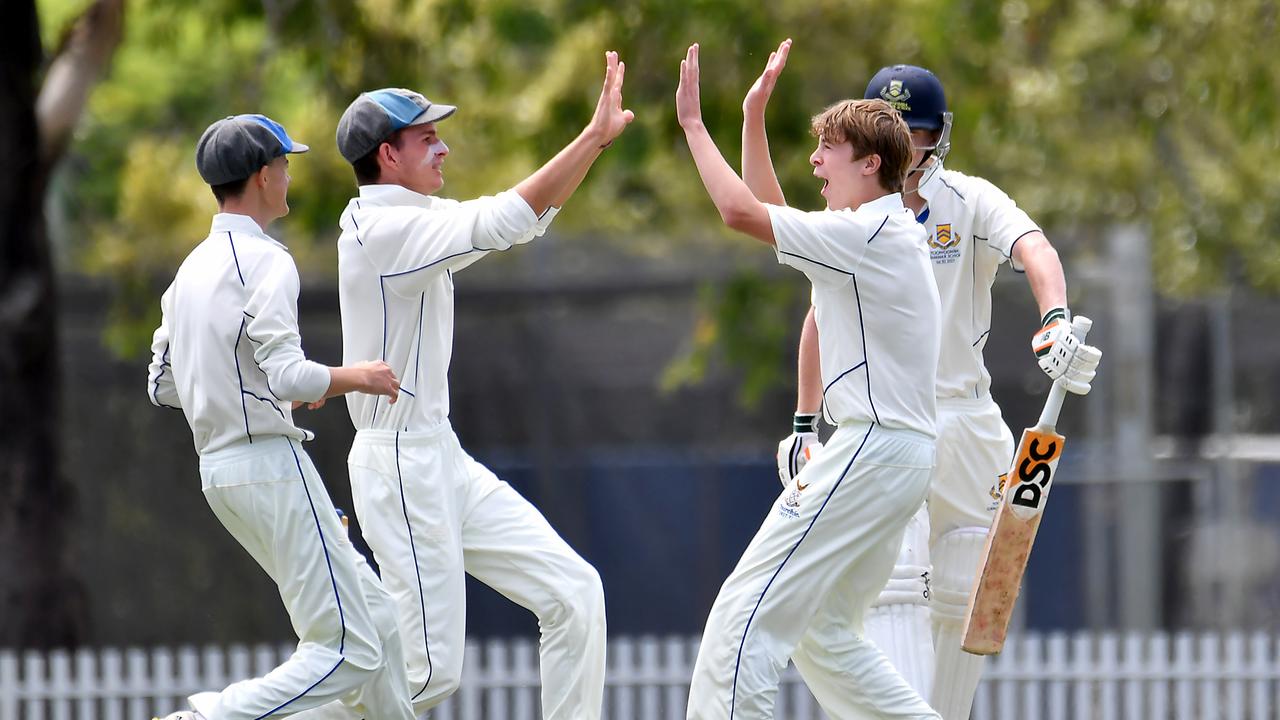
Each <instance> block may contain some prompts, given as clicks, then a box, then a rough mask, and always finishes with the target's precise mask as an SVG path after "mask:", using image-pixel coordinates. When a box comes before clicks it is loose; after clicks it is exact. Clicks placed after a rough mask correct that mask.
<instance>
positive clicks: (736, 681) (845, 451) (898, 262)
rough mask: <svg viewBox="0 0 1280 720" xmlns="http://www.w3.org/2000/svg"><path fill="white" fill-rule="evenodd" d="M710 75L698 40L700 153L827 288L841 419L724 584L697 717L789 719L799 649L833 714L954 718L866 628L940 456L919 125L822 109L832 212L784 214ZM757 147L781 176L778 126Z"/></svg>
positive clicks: (708, 635)
mask: <svg viewBox="0 0 1280 720" xmlns="http://www.w3.org/2000/svg"><path fill="white" fill-rule="evenodd" d="M775 59H776V58H775ZM698 79H699V68H698V46H697V45H694V46H692V47H690V48H689V51H688V54H687V55H686V57H685V60H684V61H683V62H682V63H681V65H680V86H679V89H678V90H677V91H676V113H677V116H678V118H679V121H680V125H681V127H682V128H684V131H685V138H686V139H687V140H688V143H689V150H690V152H691V153H692V154H693V158H694V161H695V163H696V164H697V167H698V172H699V174H700V175H701V176H702V181H703V184H704V185H705V186H706V189H707V192H708V193H709V194H710V195H711V199H712V201H713V202H714V203H715V205H716V208H717V209H718V210H719V211H720V216H721V218H723V219H724V221H725V223H726V224H727V225H728V226H729V227H731V228H733V229H735V230H738V231H741V232H743V233H746V234H747V235H750V236H752V237H754V238H757V239H759V240H762V241H764V242H766V243H768V244H770V245H774V246H776V250H777V254H778V261H779V262H781V263H783V264H787V265H791V266H792V267H794V268H796V269H798V270H800V271H801V272H803V273H805V275H807V276H808V277H809V279H810V280H811V281H812V283H813V302H814V306H815V307H816V308H817V321H818V325H819V327H820V328H821V329H822V334H821V343H822V350H823V354H822V369H821V372H822V379H823V383H824V385H825V386H826V388H827V393H828V395H827V399H828V408H829V410H830V411H831V413H832V416H833V418H834V419H835V420H836V421H838V422H839V427H838V429H837V430H836V432H835V434H834V435H833V436H832V438H831V442H830V443H829V444H828V446H827V450H826V452H824V453H822V454H821V455H820V456H818V457H817V458H816V459H815V460H814V461H813V462H811V463H809V464H808V465H807V466H806V467H805V469H804V470H803V471H802V472H800V473H799V474H798V475H797V476H796V477H795V481H794V484H793V485H792V486H790V487H788V488H787V489H786V490H785V491H784V492H783V494H782V495H781V496H780V497H779V498H778V502H777V504H776V505H775V506H774V507H773V508H772V509H771V510H770V512H769V514H768V515H767V516H766V517H765V519H764V522H763V523H762V524H761V526H760V530H759V531H758V532H757V534H756V536H755V538H754V539H753V540H752V541H751V544H750V545H748V547H747V549H746V551H745V552H744V553H743V555H742V558H741V560H739V561H738V565H737V567H736V568H735V569H734V570H733V572H732V573H731V574H730V575H729V578H728V579H727V580H725V582H724V585H723V586H722V587H721V589H720V593H719V595H718V596H717V597H716V601H715V604H714V605H713V607H712V608H711V614H710V616H709V617H708V618H707V625H706V629H705V630H704V631H703V635H702V646H701V648H700V649H699V651H698V659H697V662H696V664H695V667H694V674H693V681H692V686H691V688H690V692H689V709H688V717H689V718H698V719H704V718H743V719H747V718H769V717H772V715H773V704H774V698H775V696H776V694H777V685H778V677H779V674H780V673H781V671H782V670H783V668H785V667H786V664H787V659H788V657H790V658H791V659H792V660H793V661H794V662H795V663H796V666H797V667H798V668H799V669H800V671H801V673H802V674H803V676H804V679H805V682H806V683H807V684H808V686H809V688H810V689H811V690H812V691H813V693H814V695H815V696H816V697H817V699H818V702H819V703H820V704H821V705H822V707H823V710H825V711H826V713H827V714H828V715H830V716H831V717H834V718H852V717H878V718H937V715H936V714H935V713H934V712H933V711H932V710H931V709H930V708H929V706H928V705H927V704H926V703H925V702H924V700H923V699H922V698H921V697H920V695H919V694H917V693H916V692H915V691H914V690H912V689H911V687H910V686H909V685H908V684H907V683H906V681H905V680H903V678H902V676H901V675H899V674H898V673H897V672H896V671H895V670H894V669H893V668H892V666H891V665H890V664H889V663H888V661H887V660H886V659H885V657H884V655H883V654H882V653H881V652H880V651H879V650H878V649H877V648H876V646H875V645H874V644H872V643H871V642H869V641H867V640H865V639H864V638H863V637H862V635H861V632H860V627H859V626H860V624H861V621H862V614H863V611H865V609H866V608H867V607H868V606H869V605H870V604H871V601H872V600H873V599H874V598H875V595H876V593H878V592H879V589H880V588H881V587H883V586H884V583H885V581H886V580H887V579H888V577H889V572H890V570H891V569H892V567H893V560H894V557H895V555H896V552H897V548H898V545H899V544H900V543H901V542H902V535H903V530H904V529H905V527H906V524H907V521H908V520H909V519H910V518H911V515H912V514H913V513H914V512H915V511H916V508H918V507H919V505H920V503H921V502H922V501H923V500H924V497H925V494H926V492H927V491H928V485H929V475H930V469H931V468H932V466H933V461H934V398H933V392H932V388H933V384H934V381H935V374H936V369H937V360H938V342H939V341H938V337H939V323H940V311H939V307H938V294H937V288H936V286H935V285H934V283H933V279H932V277H931V275H930V270H929V260H928V255H927V253H926V251H925V245H924V229H923V228H922V227H920V225H919V223H917V222H916V221H915V218H914V216H913V215H912V214H911V212H910V210H908V209H907V208H906V207H905V206H904V205H903V203H902V194H901V191H902V183H903V180H904V178H905V176H906V174H907V169H908V167H909V165H908V163H909V162H910V159H911V139H910V135H909V132H908V130H907V126H906V124H905V123H904V122H903V121H902V118H901V117H900V116H899V115H898V114H897V112H895V111H894V110H893V108H892V107H890V106H889V105H888V104H887V103H885V102H884V101H882V100H846V101H843V102H839V103H836V104H834V105H832V106H831V107H829V108H827V110H825V111H824V112H823V113H822V114H820V115H818V116H817V117H815V118H814V119H813V132H814V134H815V135H816V136H817V137H818V148H817V149H816V150H815V151H814V152H813V154H812V155H811V156H810V158H809V161H810V163H811V164H812V165H813V174H814V175H815V176H816V177H818V178H819V179H821V180H822V181H823V186H822V191H821V193H822V196H823V197H824V198H825V199H826V202H827V210H825V211H822V212H803V211H800V210H796V209H793V208H789V207H786V206H785V205H784V204H783V201H782V193H781V190H780V189H779V188H778V187H777V181H776V179H775V180H773V181H772V182H771V186H770V187H769V188H768V189H767V191H766V189H765V188H763V187H757V188H752V187H751V186H750V185H749V184H748V183H746V182H744V181H743V180H742V179H739V178H738V176H737V175H736V174H735V173H734V172H733V170H732V169H731V168H730V167H729V165H728V163H726V162H725V160H724V158H723V157H722V156H721V155H720V152H719V150H718V149H717V148H716V146H715V143H714V141H713V140H712V139H711V136H710V134H709V133H708V132H707V128H706V126H705V125H704V124H703V121H702V110H701V106H700V100H699V91H698ZM751 141H752V142H753V143H754V144H755V148H754V153H755V158H757V160H758V161H759V162H755V163H753V167H752V168H744V174H746V175H748V176H754V177H755V179H756V181H759V179H760V178H761V177H764V176H766V175H767V176H768V177H773V171H772V167H769V168H768V169H766V168H764V167H763V165H764V164H768V165H771V163H770V161H769V160H768V149H767V146H765V145H764V130H763V126H762V127H761V128H759V132H758V133H755V134H753V137H752V138H751ZM763 184H766V185H769V184H770V183H769V182H767V181H766V182H764V183H763ZM753 189H756V190H757V192H756V193H753ZM761 194H763V195H765V196H766V198H767V200H768V201H769V202H768V204H766V202H762V201H761V199H759V196H760V195H761Z"/></svg>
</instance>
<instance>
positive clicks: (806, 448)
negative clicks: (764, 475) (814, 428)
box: [777, 432, 822, 487]
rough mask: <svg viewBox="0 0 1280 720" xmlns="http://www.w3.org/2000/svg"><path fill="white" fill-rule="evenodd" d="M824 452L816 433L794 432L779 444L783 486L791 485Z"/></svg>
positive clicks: (779, 471) (779, 474) (779, 476)
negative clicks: (817, 455)
mask: <svg viewBox="0 0 1280 720" xmlns="http://www.w3.org/2000/svg"><path fill="white" fill-rule="evenodd" d="M821 450H822V443H821V442H820V441H819V440H818V433H816V432H799V433H797V432H793V433H791V434H790V435H788V436H787V437H786V438H785V439H783V441H782V442H780V443H778V456H777V457H778V479H779V480H781V481H782V486H783V487H786V486H788V485H790V484H791V481H792V480H794V479H795V477H796V475H799V474H800V471H801V470H802V469H803V468H804V466H805V465H806V464H807V463H808V462H809V461H810V460H812V459H813V458H814V456H815V455H816V454H817V453H818V452H819V451H821Z"/></svg>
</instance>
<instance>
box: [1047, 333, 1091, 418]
mask: <svg viewBox="0 0 1280 720" xmlns="http://www.w3.org/2000/svg"><path fill="white" fill-rule="evenodd" d="M1091 327H1093V321H1092V320H1090V319H1089V318H1087V317H1083V316H1082V317H1077V318H1075V319H1073V320H1072V321H1071V334H1072V335H1075V336H1076V339H1077V340H1079V341H1080V344H1081V345H1083V344H1084V340H1085V338H1086V337H1087V336H1088V335H1089V329H1090V328H1091ZM1066 398H1067V384H1066V383H1065V382H1064V381H1063V380H1062V378H1059V379H1057V380H1054V381H1053V387H1052V388H1050V389H1049V399H1047V400H1045V401H1044V410H1042V411H1040V422H1039V424H1037V425H1036V427H1037V428H1039V429H1040V430H1042V431H1052V430H1053V429H1054V428H1055V426H1057V424H1058V414H1059V413H1061V412H1062V401H1063V400H1065V399H1066Z"/></svg>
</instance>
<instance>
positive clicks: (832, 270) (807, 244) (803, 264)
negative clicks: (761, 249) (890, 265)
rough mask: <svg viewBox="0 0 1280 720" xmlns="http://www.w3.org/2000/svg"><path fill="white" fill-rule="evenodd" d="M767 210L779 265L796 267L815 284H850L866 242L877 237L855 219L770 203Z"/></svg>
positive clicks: (827, 212) (864, 250) (829, 212)
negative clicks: (865, 229)
mask: <svg viewBox="0 0 1280 720" xmlns="http://www.w3.org/2000/svg"><path fill="white" fill-rule="evenodd" d="M765 208H767V209H768V211H769V220H770V222H771V223H772V224H773V237H774V242H775V249H776V250H777V253H778V262H780V263H782V264H783V265H790V266H791V267H794V268H796V269H797V270H799V271H801V272H803V273H804V274H805V275H807V276H809V279H810V280H812V281H813V282H825V283H836V284H843V283H846V282H848V281H849V279H850V278H852V277H853V273H854V272H855V271H857V269H858V264H859V263H860V262H861V261H862V256H863V255H864V254H865V253H866V248H867V242H868V241H869V240H871V239H872V238H873V237H874V233H867V232H864V229H863V228H861V227H860V226H859V223H858V222H856V221H855V220H854V219H853V218H852V217H841V215H840V214H837V213H833V212H831V211H822V212H805V211H803V210H796V209H795V208H790V207H785V206H781V205H768V204H766V205H765ZM873 230H875V228H873Z"/></svg>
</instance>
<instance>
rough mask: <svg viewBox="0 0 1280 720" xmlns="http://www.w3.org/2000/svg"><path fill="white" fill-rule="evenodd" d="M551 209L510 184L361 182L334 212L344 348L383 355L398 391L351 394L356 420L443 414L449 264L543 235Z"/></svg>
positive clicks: (407, 427)
mask: <svg viewBox="0 0 1280 720" xmlns="http://www.w3.org/2000/svg"><path fill="white" fill-rule="evenodd" d="M556 212H557V210H556V209H555V208H550V209H548V210H547V212H545V213H543V216H542V217H541V218H539V217H538V216H537V215H535V214H534V212H533V210H532V209H531V208H530V207H529V204H528V203H526V202H525V201H524V199H523V198H521V197H520V195H519V194H517V193H516V192H515V191H511V190H508V191H506V192H503V193H500V194H498V195H495V196H491V197H482V198H477V199H475V200H468V201H466V202H458V201H456V200H449V199H444V198H437V197H431V196H428V195H422V194H420V193H416V192H414V191H412V190H409V189H407V188H404V187H401V186H399V185H365V186H362V187H361V188H360V195H359V197H356V198H352V200H351V202H350V203H348V205H347V209H346V210H345V211H344V212H343V213H342V218H341V220H340V222H339V224H340V225H341V227H342V235H341V237H339V238H338V295H339V301H340V303H341V306H342V352H343V358H344V360H345V362H346V363H347V364H350V363H354V362H359V361H362V360H384V361H386V363H387V364H388V365H390V366H391V367H392V369H394V370H395V373H396V376H397V377H399V378H400V398H399V400H397V401H396V403H395V404H394V405H393V404H390V403H388V402H387V398H385V397H381V396H374V395H366V394H362V393H350V394H349V395H347V409H348V410H349V411H350V413H351V421H352V423H354V424H355V427H356V429H357V430H367V429H379V430H401V431H421V430H427V429H429V428H431V427H434V426H436V425H438V424H440V423H442V422H444V421H445V420H446V419H448V417H449V385H448V371H449V360H450V357H451V356H452V354H453V273H455V272H457V271H458V270H461V269H462V268H464V267H466V266H468V265H470V264H471V263H473V262H475V261H476V260H479V259H480V258H482V257H484V256H485V255H487V254H488V253H490V252H493V251H495V250H507V249H509V248H511V247H512V246H514V245H517V244H520V243H526V242H529V241H530V240H532V239H533V238H534V237H537V236H539V235H542V234H543V233H544V232H545V231H546V229H547V226H548V225H549V224H550V223H551V220H552V218H554V217H555V215H556Z"/></svg>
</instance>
